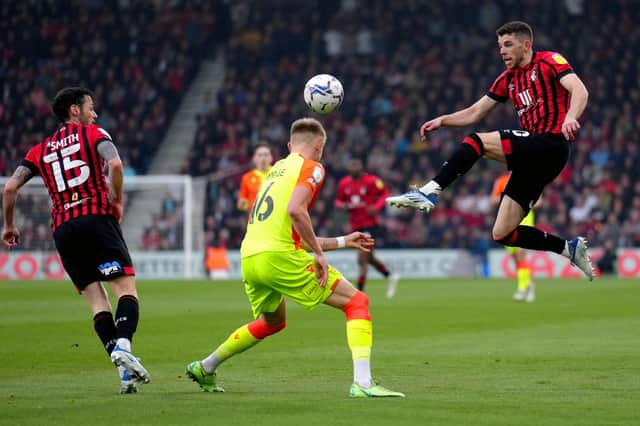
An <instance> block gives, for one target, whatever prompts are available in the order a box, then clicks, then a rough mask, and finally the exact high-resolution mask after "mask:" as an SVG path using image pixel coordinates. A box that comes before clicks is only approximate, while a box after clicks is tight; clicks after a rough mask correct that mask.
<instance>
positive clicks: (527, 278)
mask: <svg viewBox="0 0 640 426" xmlns="http://www.w3.org/2000/svg"><path fill="white" fill-rule="evenodd" d="M517 275H518V290H526V289H527V286H528V285H529V283H530V282H531V268H529V264H528V263H527V262H526V261H522V262H518V271H517Z"/></svg>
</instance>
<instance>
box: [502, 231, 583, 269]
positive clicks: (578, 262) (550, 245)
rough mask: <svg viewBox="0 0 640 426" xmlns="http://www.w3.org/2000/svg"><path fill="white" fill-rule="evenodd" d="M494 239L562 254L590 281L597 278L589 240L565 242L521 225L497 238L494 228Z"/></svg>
mask: <svg viewBox="0 0 640 426" xmlns="http://www.w3.org/2000/svg"><path fill="white" fill-rule="evenodd" d="M493 239H494V241H495V242H497V243H499V244H503V245H506V246H515V247H522V248H525V249H530V250H542V251H552V252H555V253H558V254H561V255H562V256H564V257H566V258H567V259H569V260H570V261H571V263H572V264H574V265H575V266H577V267H578V268H580V270H581V271H582V272H584V274H585V275H586V277H587V278H588V279H589V281H593V278H594V277H595V271H594V269H593V264H592V263H591V258H590V257H589V250H588V246H587V240H586V239H585V238H584V237H577V238H574V239H572V240H564V239H562V238H560V237H558V236H556V235H553V234H549V233H548V232H544V231H542V230H540V229H538V228H534V227H532V226H525V225H519V226H518V227H517V228H516V229H514V230H513V231H511V232H510V233H509V234H507V235H506V236H504V237H499V236H497V235H496V232H495V228H494V234H493Z"/></svg>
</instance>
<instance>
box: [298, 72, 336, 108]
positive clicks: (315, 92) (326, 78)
mask: <svg viewBox="0 0 640 426" xmlns="http://www.w3.org/2000/svg"><path fill="white" fill-rule="evenodd" d="M343 99H344V90H343V89H342V83H340V80H338V79H337V78H335V77H334V76H332V75H330V74H318V75H314V76H313V77H311V78H310V79H309V81H307V84H305V85H304V101H305V103H306V104H307V105H308V106H309V108H311V110H312V111H314V112H317V113H318V114H330V113H332V112H334V111H335V110H337V109H338V107H339V106H340V104H342V100H343Z"/></svg>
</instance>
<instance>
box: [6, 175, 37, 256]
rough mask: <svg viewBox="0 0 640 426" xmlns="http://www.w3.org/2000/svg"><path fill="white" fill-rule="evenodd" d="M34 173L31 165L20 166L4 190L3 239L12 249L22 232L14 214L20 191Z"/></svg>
mask: <svg viewBox="0 0 640 426" xmlns="http://www.w3.org/2000/svg"><path fill="white" fill-rule="evenodd" d="M33 175H34V173H33V172H32V171H31V169H30V168H29V167H26V166H24V165H20V166H18V168H17V169H16V171H15V172H14V173H13V176H11V177H10V178H9V181H8V182H7V184H6V185H5V187H4V191H3V192H2V211H3V217H4V224H3V229H2V241H4V243H5V245H6V246H7V248H9V249H12V248H13V247H15V246H17V245H18V243H19V242H20V232H19V231H18V228H17V227H16V225H15V223H14V214H15V209H16V201H17V200H18V191H19V190H20V188H22V186H23V185H24V184H25V183H27V182H28V181H29V179H31V178H32V177H33Z"/></svg>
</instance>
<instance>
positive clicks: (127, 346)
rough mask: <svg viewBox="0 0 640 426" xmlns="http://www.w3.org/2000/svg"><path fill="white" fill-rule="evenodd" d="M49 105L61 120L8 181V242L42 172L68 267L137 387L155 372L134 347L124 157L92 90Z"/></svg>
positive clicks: (124, 373)
mask: <svg viewBox="0 0 640 426" xmlns="http://www.w3.org/2000/svg"><path fill="white" fill-rule="evenodd" d="M52 108H53V112H54V113H55V115H56V116H57V117H58V118H59V119H60V121H62V125H61V126H60V127H58V129H57V130H56V131H55V132H53V134H52V135H51V136H50V137H48V138H46V139H45V140H44V141H43V142H42V143H40V144H38V145H36V146H34V147H33V148H31V149H30V150H29V152H28V153H27V155H26V156H25V158H24V160H23V161H22V164H21V165H20V166H18V168H17V169H16V171H15V173H14V174H13V176H12V177H11V178H10V179H9V182H8V183H7V185H6V186H5V189H4V192H3V210H4V228H3V230H2V240H3V241H4V243H5V245H6V246H7V247H8V248H9V249H12V248H13V247H16V246H17V245H18V244H19V242H20V233H19V231H18V229H17V227H16V226H15V224H14V211H15V205H16V199H17V195H18V191H19V189H20V188H21V187H22V186H23V185H24V184H25V183H26V182H27V181H28V180H29V179H31V178H32V177H33V176H35V175H40V176H41V177H42V179H43V180H44V183H45V186H46V187H47V190H48V192H49V196H50V197H51V200H52V203H53V204H52V208H51V216H52V220H51V228H52V231H53V237H54V241H55V243H56V248H57V249H58V253H60V258H61V260H62V263H63V265H64V268H65V270H66V271H67V273H68V274H69V276H70V278H71V280H72V281H73V284H74V285H75V286H76V288H77V290H78V292H79V293H80V294H82V295H83V296H84V297H85V299H86V300H87V302H88V303H89V306H90V309H91V311H92V314H93V323H94V328H95V331H96V333H97V334H98V337H100V340H101V341H102V343H103V344H104V347H105V349H106V351H107V353H108V354H109V356H110V357H111V360H112V361H113V363H114V364H116V366H117V367H118V370H119V374H120V392H121V393H134V392H136V391H137V386H136V385H137V384H138V383H148V382H149V380H150V377H149V373H148V372H147V370H146V369H145V368H144V367H143V366H142V364H140V361H139V360H138V359H137V358H136V357H135V356H134V355H133V354H132V353H131V340H132V338H133V334H134V333H135V331H136V328H137V325H138V317H139V313H138V312H139V310H138V294H137V291H136V283H135V271H134V268H133V264H132V262H131V257H130V256H129V251H128V249H127V245H126V243H125V241H124V238H123V236H122V231H121V229H120V225H119V222H120V220H121V218H122V197H123V179H124V175H123V167H122V161H121V160H120V157H119V155H118V150H117V149H116V147H115V145H114V143H113V141H112V139H111V136H109V133H107V132H106V131H105V130H104V129H102V128H100V127H98V126H96V125H95V124H93V122H94V121H95V119H96V118H97V117H98V115H97V114H96V112H95V110H94V104H93V95H92V94H91V92H90V91H88V90H86V89H83V88H79V87H69V88H65V89H62V90H61V91H60V92H58V94H57V95H56V97H55V99H54V100H53V104H52ZM105 162H106V164H107V167H108V169H109V178H110V181H111V189H109V185H107V180H106V177H105V173H104V166H105ZM101 281H109V282H110V284H111V289H112V290H113V292H114V294H115V296H116V297H117V298H118V306H117V308H116V318H115V321H114V318H113V314H112V309H111V304H110V303H109V299H108V297H107V294H106V292H105V289H104V287H103V286H102V283H101Z"/></svg>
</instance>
